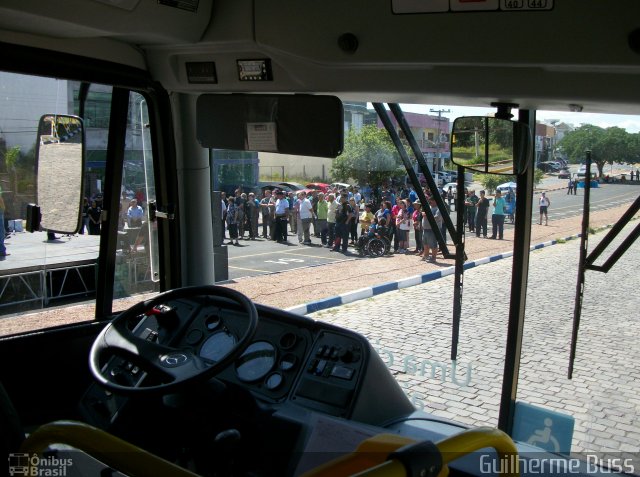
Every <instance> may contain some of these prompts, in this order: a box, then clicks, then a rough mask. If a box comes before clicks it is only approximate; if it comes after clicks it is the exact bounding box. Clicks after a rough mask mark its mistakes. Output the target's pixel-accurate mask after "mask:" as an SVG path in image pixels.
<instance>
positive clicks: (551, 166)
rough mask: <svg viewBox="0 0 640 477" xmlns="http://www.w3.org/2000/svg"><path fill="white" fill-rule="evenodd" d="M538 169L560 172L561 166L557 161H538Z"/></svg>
mask: <svg viewBox="0 0 640 477" xmlns="http://www.w3.org/2000/svg"><path fill="white" fill-rule="evenodd" d="M538 169H540V170H541V171H543V172H558V171H560V166H559V164H557V163H555V162H550V161H545V162H540V163H538Z"/></svg>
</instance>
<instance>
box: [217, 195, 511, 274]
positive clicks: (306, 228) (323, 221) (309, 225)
mask: <svg viewBox="0 0 640 477" xmlns="http://www.w3.org/2000/svg"><path fill="white" fill-rule="evenodd" d="M376 192H377V193H376V194H375V195H373V196H365V195H363V194H362V193H361V191H360V189H359V188H358V187H356V186H352V187H349V188H341V189H338V188H334V189H331V188H330V189H328V190H327V191H326V192H322V191H313V192H311V193H307V192H306V191H297V192H294V191H287V190H283V189H274V190H265V191H264V195H263V197H261V198H256V197H255V194H254V193H245V192H243V191H242V189H241V188H238V189H236V191H235V195H234V196H233V197H226V196H225V194H224V193H223V195H222V201H221V213H222V234H223V236H222V238H223V242H224V240H228V242H226V244H227V245H240V242H239V241H240V240H256V239H257V238H262V239H266V240H273V241H275V242H277V243H281V244H288V243H291V242H290V240H291V238H292V237H293V241H295V238H297V239H298V243H299V244H301V245H314V243H313V242H312V237H315V238H319V239H320V245H322V246H324V247H327V248H329V249H330V250H331V251H335V252H342V253H349V247H350V246H351V247H354V248H356V249H357V248H358V247H361V246H362V243H363V240H362V239H363V238H366V237H373V236H374V235H375V234H379V233H381V231H384V232H383V233H384V234H385V237H386V238H387V240H388V241H389V243H390V244H391V247H390V248H391V251H393V252H394V253H398V254H415V255H418V256H419V257H421V258H422V259H423V260H425V261H435V260H436V257H437V254H438V241H437V235H436V233H435V231H434V230H433V225H435V227H437V228H438V230H439V231H440V233H441V235H442V236H443V237H444V238H445V240H446V234H447V230H446V226H445V221H444V218H443V215H442V213H441V211H440V209H439V208H438V206H437V201H436V198H435V197H434V196H433V195H432V194H431V192H430V191H429V190H428V189H426V188H425V189H424V190H423V192H424V195H425V197H427V201H428V203H427V204H426V206H424V207H423V204H421V202H420V200H419V199H418V194H417V193H416V191H415V190H414V189H413V188H411V187H400V188H397V189H396V188H390V187H387V188H383V189H381V190H378V191H376ZM438 192H439V194H441V196H442V199H443V202H444V203H445V205H446V207H447V208H448V210H449V211H451V210H452V208H453V205H454V199H455V193H454V192H453V191H452V189H451V188H448V189H447V190H444V189H440V190H439V191H438ZM464 193H465V202H464V204H465V209H464V216H465V219H464V220H465V224H467V227H468V231H469V232H471V233H475V235H476V236H477V237H481V236H482V237H485V238H491V239H497V240H503V239H504V223H505V217H511V218H512V219H513V215H512V214H513V211H514V210H515V200H516V194H515V191H514V190H512V189H509V190H508V191H506V193H505V194H504V195H503V194H502V193H501V192H499V191H498V192H496V194H495V198H494V199H493V203H492V202H491V200H490V199H489V198H487V197H486V193H485V191H484V190H483V191H480V193H479V196H478V195H476V192H475V191H474V190H465V192H464ZM427 207H428V208H429V210H430V211H431V216H432V217H433V221H430V220H429V218H428V217H427ZM445 213H447V211H445ZM489 218H490V220H491V224H492V230H491V232H492V233H491V236H490V237H489V236H488V230H487V229H488V220H489ZM432 224H433V225H432ZM411 242H413V244H414V248H413V249H412V248H411V246H410V243H411ZM315 245H317V243H316V244H315Z"/></svg>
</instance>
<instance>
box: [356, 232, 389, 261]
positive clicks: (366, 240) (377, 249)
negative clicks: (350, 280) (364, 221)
mask: <svg viewBox="0 0 640 477" xmlns="http://www.w3.org/2000/svg"><path fill="white" fill-rule="evenodd" d="M389 233H390V229H389V228H388V227H379V228H378V229H377V230H376V232H375V234H374V235H373V237H371V236H369V234H367V235H362V236H360V238H359V239H358V243H357V244H356V248H357V249H358V253H359V255H360V256H361V257H363V256H366V255H368V256H370V257H381V256H383V255H386V254H388V253H389V251H390V250H391V240H389Z"/></svg>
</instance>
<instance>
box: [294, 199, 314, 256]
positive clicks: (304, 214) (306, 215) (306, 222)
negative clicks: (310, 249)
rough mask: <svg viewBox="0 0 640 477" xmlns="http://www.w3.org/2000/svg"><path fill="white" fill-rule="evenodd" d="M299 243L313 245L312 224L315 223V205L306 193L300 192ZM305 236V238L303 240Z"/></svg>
mask: <svg viewBox="0 0 640 477" xmlns="http://www.w3.org/2000/svg"><path fill="white" fill-rule="evenodd" d="M297 205H298V218H299V220H300V222H299V223H298V242H300V243H302V244H305V245H310V244H311V233H310V231H311V222H313V205H311V201H310V200H309V199H307V194H306V192H304V191H300V192H298V204H297ZM303 235H304V238H303Z"/></svg>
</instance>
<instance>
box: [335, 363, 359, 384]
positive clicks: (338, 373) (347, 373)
mask: <svg viewBox="0 0 640 477" xmlns="http://www.w3.org/2000/svg"><path fill="white" fill-rule="evenodd" d="M354 373H355V369H353V368H349V367H347V366H340V365H336V366H334V367H333V369H332V370H331V376H333V377H334V378H340V379H346V380H347V381H348V380H350V379H351V378H353V374H354Z"/></svg>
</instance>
